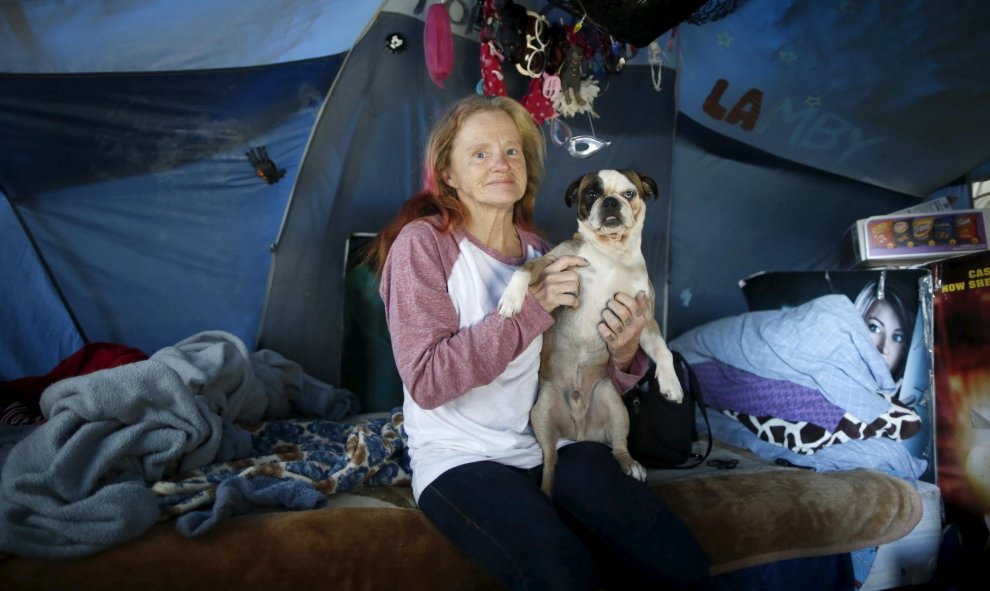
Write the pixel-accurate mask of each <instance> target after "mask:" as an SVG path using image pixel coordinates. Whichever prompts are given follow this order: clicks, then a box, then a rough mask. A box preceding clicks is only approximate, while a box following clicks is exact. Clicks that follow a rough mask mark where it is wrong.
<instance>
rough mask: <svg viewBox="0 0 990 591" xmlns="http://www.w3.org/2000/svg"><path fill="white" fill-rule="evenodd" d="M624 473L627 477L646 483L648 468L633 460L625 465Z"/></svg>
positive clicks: (623, 467)
mask: <svg viewBox="0 0 990 591" xmlns="http://www.w3.org/2000/svg"><path fill="white" fill-rule="evenodd" d="M622 471H623V472H625V473H626V475H627V476H632V477H633V478H635V479H636V480H638V481H640V482H645V481H646V468H644V467H643V465H642V464H640V463H639V462H637V461H636V460H631V461H630V462H629V463H628V464H623V466H622Z"/></svg>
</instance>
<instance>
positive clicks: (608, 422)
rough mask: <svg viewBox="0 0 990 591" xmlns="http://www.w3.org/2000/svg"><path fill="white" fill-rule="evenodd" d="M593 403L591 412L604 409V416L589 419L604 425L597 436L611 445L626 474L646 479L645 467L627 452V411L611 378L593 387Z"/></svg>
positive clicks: (613, 454)
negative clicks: (601, 431) (593, 408)
mask: <svg viewBox="0 0 990 591" xmlns="http://www.w3.org/2000/svg"><path fill="white" fill-rule="evenodd" d="M594 396H595V405H596V408H595V410H594V411H593V412H595V414H596V415H599V413H601V412H602V411H604V416H593V417H591V420H592V421H593V422H595V423H597V424H602V426H603V427H605V429H604V432H603V433H601V435H602V437H600V438H598V440H599V441H603V443H608V444H610V445H611V446H612V456H613V457H614V458H615V460H616V461H617V462H619V466H621V467H622V471H623V472H625V474H626V475H627V476H632V477H633V478H635V479H636V480H639V481H641V482H642V481H644V480H646V468H643V466H642V464H640V463H639V462H637V461H636V460H635V459H633V457H632V455H630V453H629V448H628V443H627V442H628V439H629V413H628V412H627V411H626V406H625V404H623V402H622V397H621V396H619V393H618V392H617V391H616V389H615V385H614V384H612V380H611V379H604V380H602V381H601V382H599V384H598V385H597V386H596V387H595V392H594Z"/></svg>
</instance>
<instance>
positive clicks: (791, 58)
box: [777, 49, 798, 64]
mask: <svg viewBox="0 0 990 591" xmlns="http://www.w3.org/2000/svg"><path fill="white" fill-rule="evenodd" d="M797 58H798V54H797V52H796V51H794V50H792V49H785V50H784V51H781V52H779V53H778V54H777V60H778V61H781V62H783V63H785V64H793V63H794V62H796V61H797Z"/></svg>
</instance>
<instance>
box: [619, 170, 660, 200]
mask: <svg viewBox="0 0 990 591" xmlns="http://www.w3.org/2000/svg"><path fill="white" fill-rule="evenodd" d="M623 173H624V174H626V175H627V176H628V175H629V173H632V174H633V175H635V176H636V177H637V178H638V179H639V182H640V183H641V184H642V185H643V199H647V198H649V197H659V196H660V190H659V189H657V182H656V181H655V180H653V179H652V178H650V177H648V176H646V175H645V174H642V173H640V172H637V171H635V170H625V171H623Z"/></svg>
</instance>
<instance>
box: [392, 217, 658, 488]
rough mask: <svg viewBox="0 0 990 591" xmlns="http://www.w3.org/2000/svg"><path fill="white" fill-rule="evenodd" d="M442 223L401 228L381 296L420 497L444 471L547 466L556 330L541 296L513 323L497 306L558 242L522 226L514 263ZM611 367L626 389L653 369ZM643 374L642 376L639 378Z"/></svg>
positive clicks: (641, 364) (637, 364)
mask: <svg viewBox="0 0 990 591" xmlns="http://www.w3.org/2000/svg"><path fill="white" fill-rule="evenodd" d="M438 225H439V222H438V220H437V218H424V219H420V220H417V221H414V222H412V223H410V224H408V225H407V226H406V227H404V228H403V229H402V231H401V232H400V233H399V235H398V237H397V238H396V240H395V243H394V244H393V245H392V248H391V250H390V252H389V256H388V258H387V260H386V261H385V267H384V269H383V272H382V278H381V285H380V288H379V293H380V294H381V296H382V300H383V301H384V302H385V315H386V321H387V322H388V328H389V333H390V336H391V339H392V351H393V353H394V355H395V362H396V366H397V368H398V370H399V375H400V376H401V377H402V383H403V400H404V402H403V414H404V419H405V429H406V433H407V435H408V445H409V454H410V458H411V461H412V470H413V479H412V480H413V481H412V487H413V495H414V497H415V498H416V499H417V500H418V499H419V495H420V493H422V491H423V489H425V488H426V486H428V485H429V484H430V482H432V481H433V479H434V478H436V477H437V476H439V475H440V474H442V473H443V472H445V471H447V470H449V469H450V468H453V467H455V466H459V465H462V464H467V463H470V462H475V461H481V460H493V461H497V462H499V463H502V464H506V465H509V466H515V467H520V468H531V467H534V466H537V465H539V464H540V463H541V462H542V461H543V455H542V452H541V451H540V446H539V444H538V443H537V442H536V438H535V437H534V436H533V432H532V429H531V428H530V426H529V411H530V409H531V408H532V407H533V404H534V403H535V402H536V394H537V385H538V372H539V366H540V349H541V347H542V344H543V336H542V335H543V331H545V330H546V329H547V328H549V327H550V326H551V325H552V324H553V317H552V316H551V315H550V314H549V313H547V312H546V311H545V310H544V309H543V307H542V306H540V304H539V302H538V301H537V300H536V299H535V298H534V297H532V296H527V297H526V300H525V301H524V303H523V308H522V310H521V311H520V312H519V314H517V315H516V316H514V317H512V318H503V317H502V316H501V315H499V313H498V311H497V310H496V306H497V305H498V300H499V298H500V297H501V296H502V292H503V291H504V289H505V286H506V285H507V284H508V282H509V278H510V277H511V276H512V273H513V272H514V271H515V270H516V269H517V268H518V267H519V266H520V265H522V264H523V263H524V262H525V261H526V260H527V259H530V258H534V257H538V256H541V255H542V254H543V253H545V252H547V251H548V250H549V249H550V245H549V244H548V243H547V242H546V241H545V240H543V239H542V238H540V237H539V236H537V235H536V234H533V233H531V232H527V231H525V230H522V229H520V228H517V231H518V232H519V237H520V238H521V240H522V249H523V252H524V253H525V254H524V255H523V256H522V257H516V258H514V257H506V256H505V255H503V254H501V253H499V252H496V251H494V250H492V249H489V248H488V247H487V246H485V245H484V244H483V243H482V242H480V241H479V240H477V239H476V238H474V237H473V236H472V235H470V234H469V233H467V232H465V231H463V230H454V231H452V232H448V233H441V232H440V231H439V230H438V229H437V226H438ZM647 365H648V361H647V360H646V357H645V354H643V353H642V352H640V353H639V354H638V355H637V357H636V361H634V362H633V366H632V367H631V368H630V370H629V371H630V373H623V372H618V371H617V370H615V369H614V367H612V366H611V365H610V370H611V371H612V377H613V381H615V382H616V383H617V385H618V386H620V391H625V390H626V389H628V388H629V387H631V386H632V385H633V384H635V383H636V382H637V381H638V379H639V377H641V376H642V375H643V374H644V373H645V371H646V366H647ZM637 374H638V375H637Z"/></svg>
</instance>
